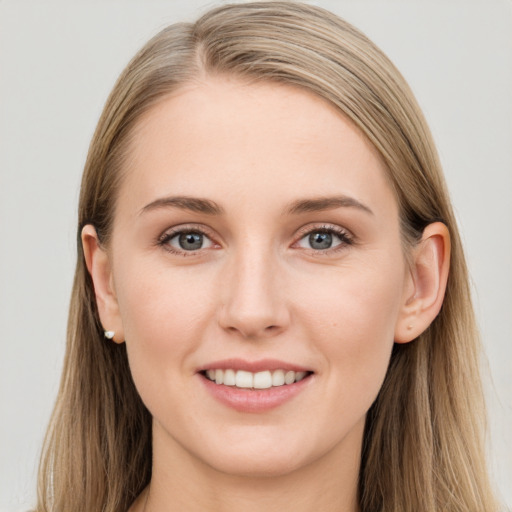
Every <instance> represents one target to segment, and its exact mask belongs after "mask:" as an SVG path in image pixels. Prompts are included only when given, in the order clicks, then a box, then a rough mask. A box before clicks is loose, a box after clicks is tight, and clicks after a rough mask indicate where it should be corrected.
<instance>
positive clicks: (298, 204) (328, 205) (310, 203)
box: [286, 195, 373, 215]
mask: <svg viewBox="0 0 512 512" xmlns="http://www.w3.org/2000/svg"><path fill="white" fill-rule="evenodd" d="M336 208H357V209H358V210H362V211H364V212H366V213H369V214H371V215H373V212H372V210H371V209H370V208H369V207H368V206H366V205H365V204H363V203H361V202H360V201H358V200H357V199H355V198H353V197H350V196H345V195H341V196H330V197H317V198H307V199H299V200H297V201H294V202H293V203H292V204H291V205H290V206H289V207H288V208H287V210H286V213H288V214H300V213H309V212H321V211H325V210H334V209H336Z"/></svg>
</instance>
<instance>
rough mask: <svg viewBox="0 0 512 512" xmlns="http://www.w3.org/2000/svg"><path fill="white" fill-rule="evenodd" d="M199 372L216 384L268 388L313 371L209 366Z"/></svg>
mask: <svg viewBox="0 0 512 512" xmlns="http://www.w3.org/2000/svg"><path fill="white" fill-rule="evenodd" d="M200 373H201V374H202V375H203V377H205V378H206V379H208V380H209V381H211V382H215V384H217V385H223V386H232V387H235V388H238V389H270V388H276V387H281V386H290V385H291V384H295V383H297V382H300V381H301V380H304V379H306V378H308V377H309V376H310V375H311V374H312V373H313V372H310V371H294V370H285V369H277V370H263V371H259V372H250V371H246V370H236V369H234V368H225V369H222V368H209V369H207V370H203V371H201V372H200Z"/></svg>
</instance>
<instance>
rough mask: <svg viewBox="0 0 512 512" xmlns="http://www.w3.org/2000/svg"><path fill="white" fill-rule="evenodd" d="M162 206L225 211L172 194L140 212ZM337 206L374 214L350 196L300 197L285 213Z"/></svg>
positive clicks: (216, 212) (210, 212)
mask: <svg viewBox="0 0 512 512" xmlns="http://www.w3.org/2000/svg"><path fill="white" fill-rule="evenodd" d="M161 208H178V209H181V210H188V211H191V212H196V213H204V214H207V215H222V214H223V213H224V209H223V208H222V207H221V206H220V205H219V204H217V203H216V202H215V201H212V200H210V199H203V198H199V197H189V196H171V197H161V198H158V199H155V200H154V201H152V202H151V203H149V204H147V205H146V206H144V207H143V208H142V209H141V210H140V212H139V214H143V213H146V212H148V211H153V210H158V209H161ZM336 208H357V209H359V210H361V211H364V212H366V213H369V214H370V215H373V212H372V210H371V209H370V208H368V206H366V205H364V204H363V203H361V202H359V201H358V200H357V199H354V198H353V197H349V196H332V197H318V198H309V199H299V200H297V201H294V202H293V203H291V204H290V205H289V206H288V207H287V208H285V213H286V214H288V215H297V214H301V213H308V212H322V211H326V210H334V209H336Z"/></svg>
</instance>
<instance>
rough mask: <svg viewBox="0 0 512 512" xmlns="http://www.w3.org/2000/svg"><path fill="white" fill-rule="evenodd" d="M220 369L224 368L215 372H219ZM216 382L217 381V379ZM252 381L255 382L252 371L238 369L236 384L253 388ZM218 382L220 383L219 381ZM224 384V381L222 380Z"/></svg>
mask: <svg viewBox="0 0 512 512" xmlns="http://www.w3.org/2000/svg"><path fill="white" fill-rule="evenodd" d="M219 371H222V370H215V374H217V372H219ZM215 382H217V380H215ZM252 383H253V377H252V373H251V372H244V371H242V370H238V371H237V372H236V381H235V386H236V387H237V388H252ZM217 384H219V383H218V382H217ZM221 384H222V382H221Z"/></svg>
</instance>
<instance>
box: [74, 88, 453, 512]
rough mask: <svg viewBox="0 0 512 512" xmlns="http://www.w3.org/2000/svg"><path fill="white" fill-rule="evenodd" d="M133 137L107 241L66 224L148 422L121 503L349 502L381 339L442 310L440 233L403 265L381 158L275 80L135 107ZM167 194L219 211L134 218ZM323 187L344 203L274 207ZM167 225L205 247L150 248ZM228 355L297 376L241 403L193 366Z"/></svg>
mask: <svg viewBox="0 0 512 512" xmlns="http://www.w3.org/2000/svg"><path fill="white" fill-rule="evenodd" d="M134 135H135V136H134V138H133V141H134V142H133V143H132V147H131V148H130V153H131V154H130V158H129V161H130V164H129V167H128V168H127V169H126V176H125V177H124V180H123V183H122V185H121V189H120V194H119V200H118V202H117V205H116V212H115V221H114V227H113V236H112V242H111V246H110V247H109V248H108V249H106V248H102V247H100V246H99V244H98V241H97V237H96V233H95V231H94V228H93V227H92V226H86V227H85V228H84V231H83V243H84V249H85V255H86V260H87V264H88V268H89V271H90V273H91V275H92V277H93V280H94V284H95V291H96V295H97V301H98V309H99V312H100V318H101V320H102V323H103V325H104V327H105V328H106V329H109V330H113V331H115V332H116V335H115V337H114V341H115V342H118V343H121V342H126V344H127V349H128V356H129V361H130V367H131V370H132V374H133V378H134V381H135V384H136V386H137V389H138V391H139V393H140V395H141V397H142V399H143V401H144V403H145V404H146V406H147V407H148V409H149V410H150V412H151V414H152V415H153V445H154V461H153V478H152V481H151V484H150V488H149V495H148V490H146V491H145V492H144V493H143V495H141V496H140V497H139V499H138V500H137V501H136V502H135V503H134V505H133V507H132V508H131V509H130V510H131V512H136V511H139V510H143V509H144V508H145V510H146V511H147V512H148V511H151V512H157V511H164V510H166V511H168V510H186V511H196V510H197V511H199V510H210V511H223V512H224V511H231V510H246V511H253V510H266V511H274V510H276V511H277V510H294V511H313V510H314V511H317V510H323V511H334V510H336V511H356V510H357V499H356V498H357V477H358V471H359V459H360V454H361V442H362V435H363V428H364V421H365V417H366V413H367V411H368V409H369V407H370V405H371V404H372V402H373V401H374V400H375V398H376V396H377V393H378V391H379V389H380V387H381V385H382V382H383V379H384V376H385V373H386V369H387V366H388V362H389V357H390V353H391V349H392V347H393V344H394V343H395V342H398V343H406V342H409V341H411V340H413V339H414V338H416V337H417V336H418V335H419V334H420V333H421V332H422V331H423V330H424V329H425V328H426V327H427V326H428V325H429V324H430V322H431V321H432V320H433V318H434V317H435V316H436V314H437V313H438V311H439V308H440V307H441V303H442V298H443V294H444V287H445V284H446V277H447V273H448V259H449V258H448V256H449V238H448V234H447V231H446V228H445V227H444V226H443V225H442V224H439V223H436V224H432V225H430V226H428V227H427V229H426V230H425V233H424V236H423V239H422V241H421V243H420V244H418V246H417V247H415V248H413V249H410V250H409V251H410V252H409V257H408V258H407V257H406V252H405V249H404V244H403V241H402V239H401V234H400V230H399V212H398V206H397V202H396V200H395V197H394V195H393V192H392V190H391V188H390V186H389V185H388V183H387V180H386V176H385V173H386V171H385V167H384V164H383V162H382V161H381V159H380V157H379V155H378V153H377V152H376V151H375V149H374V148H373V147H372V146H371V145H370V144H369V142H368V141H367V140H366V139H365V138H364V137H363V136H362V134H361V133H360V132H359V131H358V130H357V129H356V128H355V127H354V126H353V125H352V124H351V123H350V122H349V121H347V120H346V119H345V118H344V117H343V116H342V115H341V114H340V113H339V112H338V111H336V110H335V109H334V108H333V107H332V106H330V105H329V104H328V103H326V102H325V101H324V100H322V99H319V98H318V97H316V96H314V95H312V94H310V93H308V92H305V91H302V90H299V89H296V88H293V87H290V86H285V85H275V84H264V83H263V84H262V83H260V84H245V83H241V82H239V81H237V80H232V79H228V78H208V79H206V80H205V81H203V82H197V83H194V84H192V85H188V86H187V87H185V88H183V89H181V90H180V91H178V92H177V93H174V94H173V95H172V96H169V97H167V98H166V99H164V100H163V101H162V102H161V103H160V104H159V105H158V106H156V107H154V108H152V110H150V111H149V112H148V113H146V114H145V116H144V117H143V118H142V119H141V120H140V121H139V123H138V125H137V128H136V132H135V134H134ZM170 196H173V197H176V196H180V197H181V196H187V197H192V198H201V199H207V200H209V201H213V202H215V203H216V205H218V207H219V208H221V209H222V213H220V214H211V213H205V212H197V211H191V210H189V209H185V208H180V207H177V206H176V205H174V206H172V205H167V206H166V205H160V206H159V207H154V206H153V207H147V206H148V205H150V204H152V203H154V202H155V201H157V200H160V199H162V198H166V197H170ZM333 196H335V197H337V198H339V197H340V196H343V197H348V198H351V202H349V203H350V204H346V203H347V201H345V204H342V205H340V204H336V205H334V204H331V206H330V207H329V208H324V209H321V210H318V209H317V210H313V211H293V212H291V211H290V206H291V205H293V204H295V203H296V202H297V201H302V200H305V199H318V198H326V197H333ZM356 202H357V204H356ZM361 205H363V206H361ZM317 206H318V205H317ZM324 206H325V205H324ZM145 207H146V208H145ZM182 228H186V229H187V230H188V231H196V232H204V233H205V237H204V238H203V240H204V245H203V248H201V249H199V250H196V251H192V252H190V251H189V252H188V253H187V251H185V250H184V249H180V246H179V240H178V238H177V237H175V238H173V239H171V240H169V239H167V241H166V242H163V243H162V240H163V238H162V236H163V235H165V234H166V233H167V234H169V232H170V231H171V235H170V236H172V235H174V234H175V233H176V230H177V229H182ZM319 229H320V230H327V229H329V230H334V231H335V233H334V234H333V238H332V241H333V242H332V247H331V248H328V249H322V250H319V249H318V248H316V246H315V247H312V246H311V242H310V238H309V234H310V233H314V232H315V230H316V232H318V230H319ZM168 238H169V237H168ZM173 250H174V251H178V252H171V251H173ZM233 357H237V358H241V359H245V360H248V361H254V360H260V359H264V358H273V359H279V360H281V361H286V362H289V363H291V364H297V365H300V366H303V367H306V368H308V369H309V370H311V371H312V372H313V374H312V375H311V376H310V377H309V378H308V380H307V383H306V384H305V386H304V387H303V389H302V390H301V392H300V393H298V394H297V395H296V396H294V397H293V398H292V399H291V400H288V401H287V402H286V403H284V404H282V405H280V406H279V407H277V408H274V409H271V410H269V411H265V412H261V413H247V412H245V413H244V412H239V411H235V410H233V409H232V408H230V407H227V406H226V405H224V404H222V403H220V402H218V401H217V400H216V399H215V398H213V397H212V395H211V394H210V393H209V392H208V391H207V390H206V388H205V386H204V382H203V377H202V376H201V375H200V374H198V373H197V369H198V368H199V367H201V366H203V365H206V364H208V363H209V362H212V361H218V360H221V359H227V358H233Z"/></svg>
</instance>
